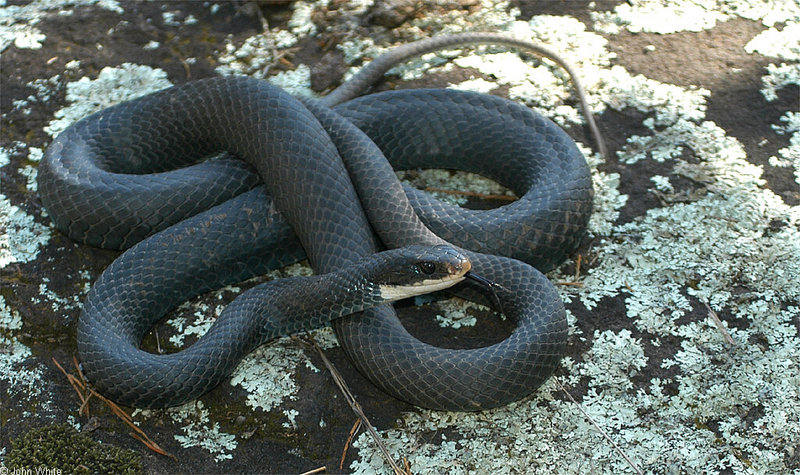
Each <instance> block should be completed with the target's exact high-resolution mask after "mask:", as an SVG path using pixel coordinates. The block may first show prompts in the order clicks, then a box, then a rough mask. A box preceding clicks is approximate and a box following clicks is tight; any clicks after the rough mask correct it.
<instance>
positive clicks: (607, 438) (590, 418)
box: [553, 376, 644, 475]
mask: <svg viewBox="0 0 800 475" xmlns="http://www.w3.org/2000/svg"><path fill="white" fill-rule="evenodd" d="M553 381H555V383H556V385H558V387H559V388H560V389H561V390H562V391H563V392H564V394H566V395H567V398H569V400H570V401H572V403H573V404H575V407H577V408H578V410H579V411H581V414H583V416H584V417H586V419H587V420H588V421H589V423H591V424H592V425H593V426H594V428H595V429H597V430H598V432H600V435H602V436H603V438H604V439H606V440H607V441H608V442H609V443H610V444H611V446H612V447H614V450H616V451H617V453H618V454H620V455H621V456H622V458H624V459H625V461H626V462H628V465H630V467H631V468H632V469H633V471H634V472H636V473H638V474H639V475H644V473H643V472H642V471H641V469H639V466H638V465H636V464H635V463H634V462H633V460H631V459H630V457H628V456H627V455H626V454H625V452H623V451H622V449H621V448H620V447H619V446H618V445H617V444H615V443H614V441H613V440H611V437H609V436H608V434H607V433H606V431H604V430H603V429H602V428H601V427H600V426H599V425H598V424H597V422H595V421H594V419H592V417H591V416H590V415H589V414H588V413H587V412H586V411H585V410H584V409H583V407H582V406H581V405H580V404H579V403H578V401H576V400H575V398H574V397H572V394H570V393H569V392H568V391H567V388H565V387H564V385H562V384H561V381H559V380H558V378H556V377H555V376H553Z"/></svg>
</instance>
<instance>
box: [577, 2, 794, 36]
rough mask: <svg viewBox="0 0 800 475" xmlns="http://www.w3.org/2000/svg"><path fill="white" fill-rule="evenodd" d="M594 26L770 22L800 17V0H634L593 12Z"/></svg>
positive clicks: (654, 29) (607, 29)
mask: <svg viewBox="0 0 800 475" xmlns="http://www.w3.org/2000/svg"><path fill="white" fill-rule="evenodd" d="M591 17H592V20H593V21H594V28H595V29H596V30H597V31H600V32H602V33H606V34H617V33H619V32H620V31H622V30H623V29H625V30H628V31H631V32H634V33H638V32H647V33H661V34H667V33H677V32H680V31H702V30H708V29H711V28H713V27H714V26H716V25H717V24H718V23H720V22H723V21H727V20H730V19H731V18H735V17H741V18H746V19H749V20H761V21H762V23H764V25H766V26H773V25H775V24H776V23H784V22H787V21H790V20H795V21H797V20H800V4H798V3H797V2H795V1H793V0H762V1H751V0H630V1H628V2H624V3H620V4H619V5H616V6H615V7H614V9H613V11H603V12H591Z"/></svg>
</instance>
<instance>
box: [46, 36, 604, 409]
mask: <svg viewBox="0 0 800 475" xmlns="http://www.w3.org/2000/svg"><path fill="white" fill-rule="evenodd" d="M465 43H499V44H505V45H511V46H516V47H519V48H524V49H533V50H534V52H537V53H540V54H545V55H548V54H549V53H548V52H547V51H546V50H544V51H543V50H542V49H541V48H540V47H536V46H535V45H532V44H530V43H527V42H524V41H518V40H515V39H511V38H507V37H504V36H500V35H495V34H486V33H473V34H463V35H454V36H449V37H441V38H433V39H430V40H423V41H421V42H417V43H411V44H408V45H405V46H403V47H400V48H398V49H396V50H392V51H391V52H390V53H388V54H387V55H385V56H382V57H380V58H378V59H376V60H375V61H373V62H372V63H371V64H370V65H369V66H367V67H366V68H364V70H362V72H361V73H360V74H359V75H357V76H356V77H355V78H354V79H353V80H351V81H350V82H348V83H347V84H345V85H343V86H341V87H340V88H339V89H337V90H336V91H334V93H332V94H330V95H329V96H327V97H326V98H325V99H323V100H321V101H311V100H304V101H302V102H301V101H299V100H297V99H295V98H293V97H291V96H290V95H288V94H286V93H285V92H283V91H282V90H280V89H279V88H276V87H275V86H272V85H270V84H269V83H267V82H265V81H259V80H255V79H249V78H241V77H225V78H213V79H206V80H199V81H195V82H189V83H186V84H182V85H178V86H174V87H171V88H169V89H165V90H163V91H159V92H156V93H153V94H150V95H147V96H144V97H141V98H138V99H135V100H132V101H129V102H126V103H122V104H118V105H116V106H113V107H110V108H108V109H106V110H103V111H101V112H99V113H96V114H93V115H91V116H89V117H87V118H85V119H82V120H81V121H79V122H76V123H75V124H73V125H72V126H70V127H69V128H68V129H67V130H65V131H64V132H63V133H62V134H60V135H59V136H58V137H57V138H56V140H55V141H54V142H53V143H52V144H51V146H50V147H49V148H48V150H47V153H46V154H45V158H44V160H43V161H42V163H41V165H40V167H39V190H40V193H41V197H42V202H43V204H44V206H45V207H46V208H47V210H48V211H49V213H50V215H51V217H52V219H53V221H54V223H55V224H56V226H57V227H58V228H59V229H60V230H62V231H63V232H65V233H66V234H68V235H69V236H70V237H72V238H74V239H76V240H80V241H84V242H87V243H90V244H93V245H97V246H103V247H112V248H120V249H124V248H128V247H130V249H128V250H127V251H126V252H125V253H123V254H122V255H121V256H120V257H119V258H118V259H117V260H116V261H114V262H113V263H112V265H111V266H109V267H108V269H106V271H105V272H104V273H103V275H102V276H101V277H100V278H99V279H98V281H97V282H96V283H95V284H94V286H93V287H92V289H91V291H90V293H89V295H88V297H87V299H86V302H85V305H84V309H83V311H82V314H81V317H80V320H79V323H78V332H77V333H78V351H79V356H80V359H81V362H82V365H83V368H84V371H85V373H86V375H87V377H88V378H89V380H90V381H91V382H92V383H93V384H94V385H95V386H97V388H99V389H100V391H101V392H102V393H104V394H106V395H107V396H109V397H111V398H112V399H114V400H116V401H118V402H120V403H124V404H129V405H134V406H139V407H161V406H169V405H175V404H180V403H182V402H185V401H187V400H191V399H193V398H196V397H198V396H200V395H201V394H203V393H204V392H205V391H207V390H209V389H210V388H211V387H213V386H214V385H216V384H218V383H219V381H220V380H222V379H224V378H225V377H226V376H227V375H228V374H229V373H230V372H231V371H232V370H233V368H234V367H235V365H236V364H237V362H238V361H239V360H240V359H241V358H242V357H243V356H244V355H245V354H247V353H248V352H249V351H251V350H252V349H253V348H254V347H255V346H256V345H258V344H261V343H262V342H263V341H265V339H268V338H271V337H274V336H276V335H277V334H283V333H285V332H293V331H299V330H301V329H303V328H308V327H309V326H314V325H317V326H319V325H322V324H324V323H326V322H327V321H328V320H329V319H330V318H334V317H339V316H341V314H342V312H340V311H333V312H332V313H331V314H326V315H322V316H320V315H319V311H318V309H319V305H321V302H320V299H322V300H324V301H325V302H327V303H330V298H322V296H323V295H328V294H324V293H320V292H319V291H318V290H316V289H318V287H319V286H320V285H321V284H320V283H325V282H327V283H328V284H325V285H330V287H329V288H331V289H342V288H350V289H351V290H348V292H351V291H352V288H353V285H351V282H353V281H344V280H343V281H340V282H338V284H335V282H333V281H335V280H336V278H334V277H329V276H336V275H341V274H342V273H343V272H344V273H347V275H348V276H349V278H351V279H355V274H353V273H354V272H356V269H362V270H363V269H364V267H363V266H364V264H363V263H364V262H365V261H363V259H364V257H365V256H370V255H373V254H374V253H375V252H377V251H379V250H380V249H384V248H390V249H391V248H399V247H405V246H413V245H426V246H436V245H442V244H444V243H445V240H446V241H448V242H450V243H452V245H454V246H457V247H458V248H460V249H469V250H468V251H467V250H463V251H462V252H463V253H464V254H465V255H466V256H467V257H468V258H469V261H470V262H471V265H472V269H473V271H474V272H475V273H477V274H479V275H481V276H483V277H484V278H486V279H488V280H490V281H492V282H493V283H494V284H495V285H494V286H493V288H494V289H495V292H494V293H495V297H496V300H497V301H498V302H499V305H500V306H501V308H502V311H503V312H504V313H505V314H507V315H509V316H511V317H512V318H514V319H515V321H516V322H517V326H516V329H515V330H514V331H513V332H512V334H511V335H510V336H509V337H508V338H507V339H505V340H503V341H501V342H499V343H497V344H494V345H491V346H488V347H485V348H476V349H462V350H452V349H442V348H436V347H433V346H430V345H427V344H424V343H422V342H420V341H419V340H417V339H416V338H414V337H413V336H411V335H410V334H409V333H408V332H407V331H406V330H405V329H404V328H403V327H402V325H400V323H399V321H398V319H397V317H396V315H395V314H394V313H393V310H392V309H391V307H390V306H387V305H383V306H378V307H375V308H372V309H369V310H366V311H363V312H359V313H355V314H352V315H349V316H347V317H345V318H334V319H333V320H332V321H331V324H332V325H333V328H334V329H335V332H336V335H337V337H338V339H339V342H340V343H341V345H342V347H343V348H344V350H345V352H346V353H347V354H348V355H349V356H350V358H351V360H352V361H353V363H354V364H355V365H356V366H357V368H358V369H359V370H360V371H361V372H362V373H363V374H364V375H366V376H367V377H368V378H370V379H371V380H372V381H373V382H374V383H375V384H376V385H378V386H379V387H381V388H383V389H384V390H386V391H387V392H389V393H390V394H393V395H395V396H396V397H398V398H400V399H404V400H406V401H408V402H410V403H413V404H416V405H419V406H425V407H430V408H436V409H446V410H479V409H485V408H490V407H496V406H499V405H503V404H506V403H508V402H511V401H514V400H517V399H519V398H521V397H523V396H525V395H527V394H529V393H531V392H532V391H533V390H534V389H535V388H537V387H538V386H539V385H540V384H541V383H542V382H543V381H545V380H546V379H547V378H548V377H549V376H550V374H551V373H552V372H553V370H554V369H555V367H556V366H557V364H558V362H559V360H560V358H561V356H562V354H563V351H564V348H565V341H566V334H567V324H566V319H565V314H564V308H563V305H562V303H561V300H560V298H559V296H558V294H557V292H556V290H555V288H554V287H553V285H552V284H551V283H550V282H549V281H548V280H547V278H545V277H544V276H543V275H542V274H541V272H540V271H539V270H537V269H536V268H534V267H533V266H536V267H538V268H539V269H540V270H541V271H547V270H549V269H551V268H553V267H554V266H555V265H556V264H558V263H559V262H561V261H562V260H563V259H564V258H565V257H566V256H567V255H568V254H569V253H570V252H572V251H573V250H574V249H575V248H576V246H577V245H578V244H579V242H580V239H581V236H582V234H583V232H584V230H585V228H586V225H587V222H588V218H589V214H590V212H591V206H592V204H591V203H592V193H593V192H592V184H591V177H590V174H589V170H588V166H587V164H586V161H585V159H584V157H583V156H582V155H581V153H580V152H579V151H578V149H577V147H576V146H575V144H574V143H573V142H572V140H571V139H570V138H569V137H568V136H567V135H566V134H565V133H564V132H563V131H562V130H561V129H560V128H558V127H557V126H556V125H555V124H553V123H552V122H550V121H549V120H547V119H546V118H543V117H542V116H540V115H538V114H536V113H534V112H532V111H530V110H529V109H527V108H526V107H523V106H521V105H518V104H516V103H514V102H511V101H508V100H505V99H502V98H498V97H495V96H490V95H483V94H477V93H472V92H463V91H454V90H424V89H423V90H406V91H394V92H384V93H378V94H372V95H368V96H365V97H361V98H357V99H353V100H350V99H351V98H352V97H353V96H355V95H357V94H358V93H359V92H360V91H361V90H362V89H363V88H365V87H366V86H367V85H369V84H371V83H372V82H374V81H375V80H376V78H377V77H380V76H381V75H382V74H383V73H384V72H385V71H386V70H387V69H388V68H389V67H390V66H391V65H393V64H395V63H397V62H399V61H402V60H404V59H405V58H407V57H410V56H414V55H418V54H421V53H424V52H427V51H431V50H436V49H442V48H444V47H449V46H455V45H463V44H465ZM579 95H580V96H581V98H582V95H583V93H582V91H581V90H580V89H579ZM332 106H335V107H332ZM584 107H585V104H584ZM592 126H593V123H592ZM220 151H227V152H230V153H231V154H233V155H235V156H236V157H239V158H241V159H243V161H241V160H237V159H234V158H232V157H231V156H229V155H225V156H223V157H221V158H215V159H212V160H205V161H199V160H200V159H202V158H206V157H210V156H212V155H214V154H216V153H218V152H220ZM384 155H385V157H386V158H387V159H388V162H387V160H386V159H384V158H383V157H384ZM390 163H391V165H390ZM392 167H394V168H396V169H409V168H417V167H424V168H454V169H462V170H467V171H472V172H476V173H480V174H482V175H485V176H487V177H490V178H492V179H494V180H496V181H497V182H499V183H502V184H504V185H506V186H507V187H509V188H510V189H512V190H513V191H514V192H515V193H516V194H517V195H518V196H520V199H519V200H518V201H516V202H514V203H511V204H509V205H507V206H502V207H500V208H497V209H494V210H490V211H485V212H478V211H471V210H466V209H462V208H459V207H453V206H448V205H444V204H442V203H440V202H438V201H436V200H434V199H433V198H431V197H430V196H428V195H426V194H425V193H422V192H419V191H418V190H415V189H413V188H406V189H405V190H404V188H403V186H402V185H401V184H400V183H399V182H398V181H397V179H396V176H395V174H394V171H393V169H392ZM254 170H255V172H256V173H254ZM407 196H408V198H407ZM417 216H419V217H417ZM154 233H155V234H154ZM375 234H377V236H376V235H375ZM151 235H152V236H151ZM148 236H151V237H149V238H147V239H145V238H146V237H148ZM131 246H132V247H131ZM414 249H418V248H414ZM454 252H455V251H454ZM494 254H500V255H505V256H508V257H499V256H496V255H494ZM379 255H380V254H379ZM303 257H307V258H308V260H309V262H310V263H311V265H312V267H313V268H314V269H315V271H316V272H317V273H319V274H326V275H323V276H322V277H321V278H317V279H311V280H307V281H306V280H302V279H301V280H295V279H292V280H290V281H289V283H285V282H277V283H268V284H267V285H266V286H258V287H256V288H254V289H252V290H250V291H248V292H246V293H244V294H242V295H241V296H239V297H238V298H237V299H236V300H234V301H233V302H232V303H231V304H229V305H228V307H227V308H226V309H225V311H224V312H223V314H222V315H221V316H220V317H219V318H218V319H217V321H216V322H215V323H214V325H213V326H212V328H211V329H210V330H209V332H208V333H207V334H206V335H205V336H203V337H202V338H201V339H200V340H199V341H198V342H197V343H196V344H194V345H192V346H191V347H190V348H189V349H187V350H184V351H181V352H178V353H174V354H168V355H154V354H150V353H147V352H144V351H142V350H140V349H139V344H140V342H141V339H142V337H143V335H144V334H145V333H146V332H147V330H148V329H149V328H150V327H151V326H152V325H153V324H154V323H155V322H156V321H157V320H158V319H160V318H161V317H162V316H163V315H164V314H165V313H166V312H167V311H169V309H171V308H173V307H174V306H175V305H177V304H178V303H180V302H182V301H185V300H186V299H188V298H191V297H192V296H195V295H198V294H200V293H203V292H206V291H209V290H212V289H215V288H219V287H220V286H222V285H225V284H229V283H234V282H238V281H241V280H244V279H246V278H249V277H251V276H253V275H258V274H261V273H265V272H267V271H268V270H270V269H274V268H276V267H279V266H282V265H286V264H288V263H292V262H295V261H297V260H299V259H302V258H303ZM373 260H374V259H373ZM521 261H525V262H527V264H526V263H523V262H521ZM367 262H372V261H367ZM353 265H355V266H356V267H354V268H353V267H348V266H353ZM376 265H377V264H376ZM342 269H350V270H342ZM328 273H331V274H328ZM329 279H333V281H331V280H329ZM290 284H291V285H290ZM334 284H335V285H334ZM337 285H338V287H337ZM292 286H297V287H292ZM356 287H357V286H356ZM326 288H328V287H326ZM453 289H454V290H455V291H456V292H457V293H462V294H464V295H466V296H468V297H469V298H473V299H478V300H481V301H484V302H487V303H489V304H492V303H493V300H492V299H487V298H486V297H485V296H483V295H481V294H480V293H477V292H476V291H475V289H474V288H471V287H469V286H464V285H463V284H461V285H460V286H457V287H454V288H453ZM312 292H313V293H314V294H313V295H314V297H311V296H310V293H312ZM342 292H344V290H342ZM339 293H341V292H339V291H336V292H333V294H332V295H338V294H339ZM345 293H347V292H345ZM332 295H328V297H331V296H332ZM279 296H283V297H282V298H281V297H279ZM342 298H344V297H342ZM265 300H266V301H265ZM368 303H369V304H370V305H373V304H376V303H378V302H368ZM332 305H334V306H335V304H332ZM352 308H356V307H347V309H344V310H348V311H349V310H351V309H352ZM339 310H341V309H339Z"/></svg>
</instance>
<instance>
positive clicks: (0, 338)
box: [0, 296, 48, 406]
mask: <svg viewBox="0 0 800 475" xmlns="http://www.w3.org/2000/svg"><path fill="white" fill-rule="evenodd" d="M22 326H23V322H22V318H21V316H20V314H19V312H17V311H16V310H14V309H12V308H11V307H9V306H8V304H7V303H6V299H5V298H4V297H3V296H0V381H2V383H3V386H5V387H6V390H7V391H8V396H9V397H11V398H20V399H24V400H27V401H36V400H37V399H38V397H39V396H40V395H41V394H42V391H43V388H44V387H45V386H46V385H45V382H44V376H43V374H42V368H41V366H39V365H36V366H32V365H30V364H28V362H29V360H30V359H31V358H32V356H33V354H32V352H31V350H30V348H28V347H27V346H25V345H23V344H22V343H20V342H19V340H18V339H17V338H16V337H15V336H14V333H16V332H18V331H19V330H20V329H21V328H22ZM47 405H48V403H43V404H42V406H47Z"/></svg>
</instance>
